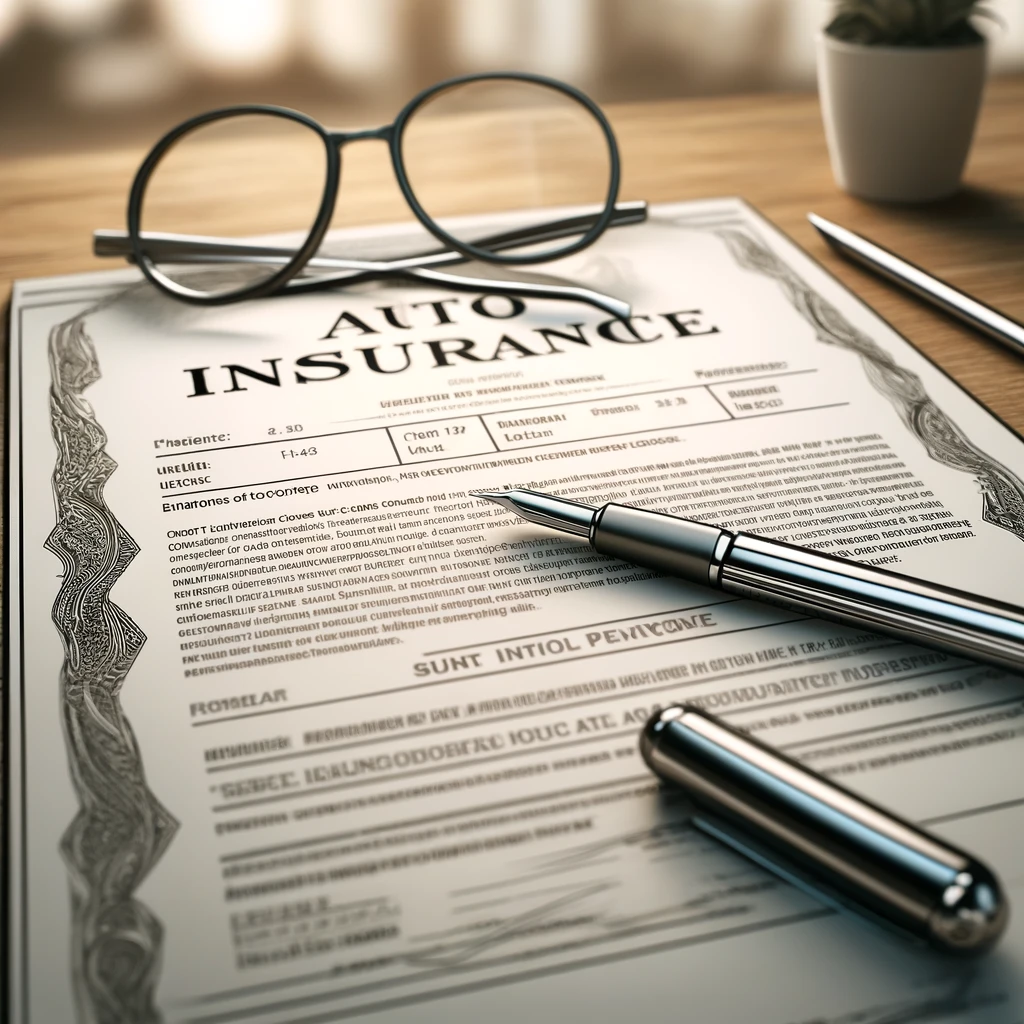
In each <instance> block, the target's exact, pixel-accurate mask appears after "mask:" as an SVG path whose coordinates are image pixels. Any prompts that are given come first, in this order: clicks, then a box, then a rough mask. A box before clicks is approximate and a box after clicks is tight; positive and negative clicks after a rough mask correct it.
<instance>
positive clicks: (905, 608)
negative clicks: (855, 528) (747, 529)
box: [718, 533, 1024, 672]
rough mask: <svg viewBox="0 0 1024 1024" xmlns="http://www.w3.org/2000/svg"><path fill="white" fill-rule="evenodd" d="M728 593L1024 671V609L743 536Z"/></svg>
mask: <svg viewBox="0 0 1024 1024" xmlns="http://www.w3.org/2000/svg"><path fill="white" fill-rule="evenodd" d="M718 583H719V585H720V586H721V587H722V589H723V590H726V591H728V592H730V593H733V594H740V595H742V596H744V597H753V598H757V599H758V600H760V601H769V602H772V603H774V604H779V605H783V606H785V607H787V608H796V609H800V610H802V611H806V612H807V613H808V614H810V615H815V616H818V617H820V618H826V619H835V620H838V621H840V622H843V623H846V624H848V625H853V626H861V627H863V628H865V629H870V630H875V631H878V632H882V633H888V634H890V635H893V636H898V637H901V638H903V639H904V640H909V641H911V642H913V643H920V644H925V645H927V646H930V647H939V648H942V649H943V650H947V651H950V652H952V653H954V654H959V655H963V656H964V657H967V658H973V659H977V660H980V661H987V662H990V663H993V664H996V665H999V666H1001V667H1003V668H1008V669H1011V670H1013V671H1015V672H1024V611H1022V610H1021V609H1020V608H1017V607H1014V606H1013V605H1009V604H1004V603H1003V602H1001V601H990V600H986V599H984V598H981V597H979V596H977V595H974V594H967V593H964V592H963V591H959V590H953V589H950V588H947V587H940V586H937V585H935V584H931V583H925V582H924V581H922V580H917V579H912V578H911V577H909V576H902V575H900V574H899V573H895V572H888V571H886V570H884V569H876V568H873V567H872V566H867V565H861V564H859V563H857V562H849V561H846V560H845V559H840V558H833V557H831V556H829V555H822V554H817V553H816V552H812V551H808V550H806V549H805V548H798V547H794V546H792V545H790V544H783V543H782V542H781V541H774V540H768V539H766V538H763V537H756V536H752V535H750V534H743V533H739V534H736V536H735V538H734V539H733V542H732V544H731V545H730V546H729V548H728V550H727V551H726V552H725V553H724V554H723V556H722V559H721V565H720V567H719V569H718Z"/></svg>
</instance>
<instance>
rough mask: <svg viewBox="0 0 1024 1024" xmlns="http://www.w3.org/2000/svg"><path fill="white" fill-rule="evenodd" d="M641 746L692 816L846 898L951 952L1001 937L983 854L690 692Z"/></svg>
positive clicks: (789, 875) (798, 878)
mask: <svg viewBox="0 0 1024 1024" xmlns="http://www.w3.org/2000/svg"><path fill="white" fill-rule="evenodd" d="M640 751H641V753H642V754H643V757H644V760H645V761H646V762H647V764H648V766H649V767H650V768H651V769H652V771H654V772H655V773H656V774H657V775H659V776H661V777H662V778H663V779H665V780H667V781H669V782H672V783H674V784H675V785H677V786H679V787H681V788H682V790H683V791H684V793H685V794H686V795H687V796H688V797H689V804H690V807H689V811H690V821H691V822H692V823H693V824H694V825H695V826H696V827H697V828H699V829H700V830H701V831H702V832H706V833H707V834H708V835H710V836H713V837H714V838H715V839H718V840H720V841H721V842H723V843H725V844H727V845H728V846H730V847H732V848H733V849H734V850H736V851H737V852H738V853H741V854H743V855H744V856H745V857H748V858H750V859H751V860H753V861H755V862H756V863H757V864H760V865H761V866H762V867H764V868H767V869H768V870H769V871H772V872H773V873H774V874H776V875H779V876H780V877H782V878H783V879H785V880H786V881H787V882H791V883H792V884H794V885H797V886H798V887H799V888H801V889H803V890H805V891H806V892H809V893H810V894H811V895H813V896H815V897H816V898H818V899H820V900H823V901H824V902H825V903H828V904H830V905H831V906H833V907H835V908H837V909H844V910H854V911H856V912H858V913H860V914H862V915H864V916H866V917H868V918H869V919H871V920H873V921H875V922H876V923H879V924H883V925H885V926H887V927H888V928H891V929H894V930H896V931H898V932H900V933H902V934H903V935H905V936H907V937H910V938H912V939H915V940H917V941H919V942H922V941H923V942H927V943H928V944H929V945H931V946H934V947H936V948H937V949H940V950H942V951H943V952H947V953H961V954H978V953H983V952H985V951H986V950H988V949H991V947H992V946H993V945H994V944H995V942H996V940H997V939H998V938H999V936H1000V935H1001V934H1002V932H1003V930H1004V928H1005V926H1006V921H1007V916H1008V907H1007V903H1006V899H1005V897H1004V896H1003V894H1002V891H1001V888H1000V885H999V881H998V880H997V878H996V877H995V875H994V874H993V873H992V872H991V871H990V870H989V868H987V867H986V866H985V865H984V864H982V863H981V861H979V860H978V859H977V858H976V857H973V856H972V855H971V854H969V853H965V852H964V851H963V850H960V849H957V848H956V847H955V846H951V845H950V844H949V843H947V842H946V841H945V840H943V839H942V838H940V837H939V836H935V835H931V834H929V833H928V832H925V831H924V830H923V829H920V828H917V827H916V826H914V825H911V824H910V823H909V822H906V821H902V820H900V819H899V818H897V817H895V816H894V815H893V814H891V813H889V812H888V811H886V810H883V809H882V808H881V807H878V806H877V805H875V804H872V803H869V802H868V801H866V800H864V799H862V798H861V797H859V796H857V795H856V794H855V793H853V792H851V791H850V790H848V789H845V788H843V787H842V786H839V785H836V783H834V782H832V781H831V780H829V779H826V778H824V777H823V776H821V775H818V774H816V773H815V772H812V771H811V770H810V769H809V768H806V767H804V766H803V765H802V764H800V763H799V762H797V761H794V760H792V759H791V758H788V757H786V756H785V755H784V754H781V753H779V752H778V751H776V750H772V748H771V747H769V746H767V745H766V744H764V743H761V742H760V741H758V740H756V739H754V738H753V737H751V736H747V735H746V734H744V733H742V732H740V731H739V730H738V729H734V728H732V727H731V726H729V725H726V724H725V723H724V722H722V721H720V720H719V719H717V718H715V717H714V716H712V715H709V714H708V713H707V712H706V711H703V710H701V709H700V708H699V707H695V706H694V705H691V704H677V705H675V706H673V707H669V708H664V709H663V710H661V711H658V712H656V713H655V714H654V715H653V716H652V717H651V719H650V721H648V723H647V725H646V726H645V727H644V731H643V734H642V735H641V738H640Z"/></svg>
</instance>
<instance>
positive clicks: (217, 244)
mask: <svg viewBox="0 0 1024 1024" xmlns="http://www.w3.org/2000/svg"><path fill="white" fill-rule="evenodd" d="M646 219H647V203H646V202H644V201H643V200H637V201H632V202H623V203H616V204H615V211H614V213H613V214H612V219H611V222H610V224H609V227H621V226H623V225H626V224H639V223H641V222H642V221H645V220H646ZM593 220H594V218H593V216H591V215H589V214H581V215H577V216H575V217H564V218H561V219H559V220H554V221H550V222H548V223H546V224H535V225H532V226H531V227H526V228H516V229H514V230H512V231H505V232H501V233H500V234H495V235H490V236H488V237H486V238H481V239H478V240H477V241H476V242H475V245H476V246H477V247H478V248H485V249H490V250H493V251H494V252H501V251H502V250H504V249H511V248H513V247H515V246H521V245H536V244H539V243H541V242H547V241H551V240H553V239H557V238H564V237H566V236H567V235H572V234H576V233H578V232H580V231H583V230H586V228H587V227H588V226H589V225H590V224H592V223H593ZM92 237H93V253H94V254H95V255H97V256H124V257H127V258H128V259H132V258H133V256H134V254H133V251H132V244H131V238H130V237H129V235H128V232H127V231H115V230H110V229H103V228H101V229H99V230H97V231H94V232H93V236H92ZM141 237H142V240H143V241H144V242H145V243H146V252H147V254H148V255H149V256H150V257H151V258H152V259H164V260H168V259H172V258H173V259H177V260H179V261H180V262H221V261H224V259H225V258H226V257H233V258H235V259H245V260H247V261H248V260H251V261H254V262H260V263H287V262H288V260H290V259H292V257H293V256H294V255H295V250H294V249H289V248H286V247H281V246H272V245H253V244H247V243H244V242H236V241H234V240H233V239H230V238H215V237H207V236H203V235H178V234H167V233H164V232H143V233H142V235H141ZM218 257H219V258H220V259H218ZM468 260H469V258H468V257H466V256H463V255H462V253H459V252H453V251H451V250H448V249H437V250H432V251H429V252H423V253H419V254H416V255H413V256H407V257H403V258H401V259H395V260H347V259H340V258H335V257H332V256H314V257H312V258H311V259H310V260H309V261H308V262H307V263H306V267H309V268H310V269H313V270H354V271H377V272H384V271H391V270H402V269H407V268H414V267H427V266H433V267H438V266H450V265H454V264H458V263H466V262H468Z"/></svg>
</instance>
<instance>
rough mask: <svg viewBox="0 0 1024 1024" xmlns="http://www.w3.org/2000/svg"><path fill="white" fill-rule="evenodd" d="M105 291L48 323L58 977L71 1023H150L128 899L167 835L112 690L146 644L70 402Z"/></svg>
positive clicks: (88, 426)
mask: <svg viewBox="0 0 1024 1024" xmlns="http://www.w3.org/2000/svg"><path fill="white" fill-rule="evenodd" d="M118 297H120V296H116V297H115V298H112V299H110V300H106V301H104V302H102V303H100V304H99V305H95V306H92V307H91V308H89V309H88V310H86V311H84V312H83V313H80V314H79V315H77V316H75V317H72V318H71V319H69V320H67V321H65V322H64V323H61V324H59V325H57V326H56V327H54V328H53V329H52V330H51V332H50V337H49V360H50V374H51V385H50V426H51V432H52V435H53V440H54V442H55V444H56V446H57V460H56V465H55V467H54V471H53V494H54V501H55V504H56V525H55V527H54V529H53V531H52V532H51V533H50V535H49V537H48V538H47V540H46V542H45V545H44V546H45V547H46V548H47V549H48V550H49V551H52V552H53V553H54V554H55V555H56V556H57V557H58V558H59V559H60V560H61V562H62V563H63V567H64V571H63V577H62V583H61V587H60V591H59V592H58V594H57V598H56V600H55V601H54V605H53V610H52V616H53V622H54V624H55V626H56V627H57V631H58V633H59V634H60V638H61V642H62V643H63V646H64V663H63V666H62V668H61V673H60V691H61V709H62V714H63V727H64V737H65V745H66V748H67V754H68V764H69V769H70V774H71V779H72V783H73V785H74V788H75V792H76V794H77V796H78V804H79V809H78V813H77V814H76V815H75V817H74V819H73V820H72V822H71V823H70V825H69V826H68V828H67V830H66V831H65V832H64V835H63V837H62V840H61V854H62V856H63V858H64V861H65V863H66V865H67V868H68V874H69V876H70V883H71V915H72V928H71V971H72V983H73V988H74V993H75V1000H76V1011H77V1016H78V1019H79V1021H80V1022H82V1024H115V1022H116V1024H121V1022H125V1024H127V1022H129V1021H130V1022H132V1024H135V1022H140V1024H156V1022H158V1021H160V1020H161V1019H162V1015H161V1014H160V1011H159V1010H158V1009H157V1008H156V1005H155V1002H154V989H155V987H156V981H157V976H158V973H159V967H160V959H161V946H162V940H163V926H162V924H161V922H160V920H159V919H158V918H157V917H156V916H155V915H154V914H153V913H152V911H150V910H149V909H148V908H147V907H146V906H145V905H144V904H142V903H140V902H139V901H138V900H137V899H136V898H135V896H134V893H135V891H136V889H138V887H139V886H140V885H141V884H142V881H143V879H145V877H146V876H147V874H148V873H149V872H150V870H151V869H152V868H153V866H154V865H155V864H156V862H157V861H158V860H159V859H160V857H161V856H162V855H163V853H164V851H165V850H166V849H167V846H168V844H169V843H170V841H171V839H172V838H173V836H174V833H175V832H176V831H177V829H178V822H177V820H176V819H175V818H174V817H173V816H172V815H171V814H170V813H169V812H168V811H167V809H166V808H165V807H163V805H162V804H161V803H160V802H159V801H158V800H157V798H156V797H155V796H154V795H153V793H152V792H151V790H150V789H149V787H148V786H147V784H146V778H145V773H144V771H143V767H142V755H141V752H140V750H139V746H138V743H137V742H136V739H135V735H134V733H133V731H132V728H131V724H130V723H129V721H128V719H127V718H126V717H125V715H124V712H123V711H122V709H121V702H120V692H121V686H122V684H123V682H124V680H125V677H126V676H127V675H128V672H129V671H130V669H131V667H132V664H133V663H134V661H135V658H136V656H137V655H138V653H139V651H140V650H141V648H142V645H143V644H144V643H145V642H146V637H145V634H144V633H143V632H142V630H141V629H140V628H139V627H138V625H136V623H135V622H133V621H132V619H131V617H130V616H129V615H128V614H127V613H126V612H125V611H123V610H122V609H121V608H119V607H118V606H117V605H116V604H114V603H113V602H112V601H111V600H110V596H109V595H110V590H111V588H112V587H113V585H114V584H115V583H116V582H117V580H118V579H119V578H120V576H121V575H122V574H123V573H124V572H125V570H126V569H127V568H128V565H129V564H130V563H131V561H132V560H133V559H134V558H135V556H136V554H138V551H139V547H138V545H137V544H136V542H135V541H134V540H133V539H132V537H131V536H130V535H129V534H128V532H127V531H126V530H125V528H124V527H123V526H122V525H121V524H120V523H119V522H118V521H117V519H116V518H115V517H114V515H113V513H112V512H111V511H110V509H109V508H108V507H107V504H106V501H105V499H104V497H103V488H104V485H105V484H106V481H107V480H108V478H109V477H110V475H111V474H112V473H113V472H114V470H116V469H117V463H116V462H114V460H113V459H112V458H111V457H110V456H109V455H108V454H107V452H106V442H107V436H106V434H105V433H104V431H103V429H102V428H101V427H100V425H99V424H98V423H97V421H96V418H95V416H94V414H93V411H92V409H91V407H90V405H89V403H88V402H86V401H85V400H84V399H83V398H82V397H81V395H82V392H84V391H85V390H86V389H87V388H88V387H89V386H90V385H92V384H94V383H95V382H96V381H97V380H99V378H100V369H99V363H98V360H97V358H96V351H95V348H94V346H93V343H92V341H91V340H90V338H89V336H88V335H87V334H86V331H85V326H84V320H85V317H86V316H88V315H89V314H91V313H93V312H95V311H96V310H97V309H99V308H101V306H104V305H107V304H108V302H111V301H115V299H116V298H118Z"/></svg>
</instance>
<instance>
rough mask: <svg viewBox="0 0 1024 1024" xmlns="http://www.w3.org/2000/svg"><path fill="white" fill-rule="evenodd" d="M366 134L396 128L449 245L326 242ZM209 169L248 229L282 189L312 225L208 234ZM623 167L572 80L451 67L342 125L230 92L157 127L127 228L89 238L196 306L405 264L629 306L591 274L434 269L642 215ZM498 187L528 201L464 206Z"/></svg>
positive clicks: (579, 239)
mask: <svg viewBox="0 0 1024 1024" xmlns="http://www.w3.org/2000/svg"><path fill="white" fill-rule="evenodd" d="M454 115H459V116H457V117H456V116H454ZM364 139H377V140H381V141H383V142H386V143H387V145H388V148H389V151H390V156H391V163H392V167H393V169H394V174H395V178H396V179H397V182H398V186H399V188H400V190H401V193H402V195H403V197H404V199H405V201H406V203H408V205H409V207H410V208H411V209H412V212H413V213H414V214H415V216H416V219H417V220H418V221H419V223H420V224H421V225H422V226H423V228H424V229H425V230H426V232H428V233H429V235H430V236H433V239H435V240H436V242H440V243H441V247H440V248H438V247H437V245H436V242H434V241H432V240H431V241H430V245H429V247H428V248H426V249H424V250H422V251H420V252H417V253H415V254H412V255H405V256H402V257H401V258H394V257H390V258H387V259H382V258H379V256H377V257H375V255H374V254H373V253H370V254H367V253H365V252H364V253H359V252H357V253H356V254H355V255H356V256H357V257H361V256H364V257H366V258H352V259H349V258H341V257H338V256H335V255H328V254H325V253H324V252H322V251H321V245H322V243H323V242H324V237H325V235H326V233H327V229H328V226H329V225H330V222H331V217H332V215H333V213H334V207H335V201H336V198H337V194H338V188H339V184H340V181H341V149H342V147H343V146H345V145H347V144H348V143H350V142H355V141H359V140H364ZM213 173H215V174H217V175H218V176H219V177H220V180H222V181H223V180H225V179H226V180H227V181H228V182H229V183H230V186H231V191H232V195H233V197H234V201H233V202H232V204H231V216H233V217H235V218H236V223H237V228H238V234H239V236H242V237H245V236H248V237H250V238H251V237H252V236H253V235H256V234H258V232H257V231H256V230H251V229H247V227H248V225H249V224H250V223H251V224H252V225H256V224H257V223H258V218H257V217H256V216H255V215H254V214H255V212H257V211H264V210H266V209H267V208H268V204H279V205H281V207H282V209H286V210H287V211H288V213H289V215H291V216H293V217H297V218H299V223H308V224H310V225H311V227H310V228H309V229H308V232H307V233H306V235H305V237H304V239H303V240H302V241H301V242H299V243H298V244H297V245H295V246H283V245H279V244H273V245H271V244H267V245H261V244H257V243H252V242H245V241H239V240H237V239H235V238H215V237H211V236H209V235H208V234H205V233H204V232H203V228H204V225H206V224H208V223H209V220H210V219H211V218H212V217H213V216H214V215H216V216H218V217H219V218H221V219H222V218H223V211H221V210H219V208H217V207H215V206H214V205H213V204H212V200H211V199H204V198H203V195H204V193H203V182H204V180H209V176H210V175H211V174H213ZM620 175H621V165H620V159H619V151H618V146H617V144H616V141H615V136H614V134H613V132H612V128H611V125H610V124H609V123H608V119H607V118H606V117H605V115H604V114H603V113H602V111H601V109H600V108H599V107H598V106H597V104H595V103H594V101H593V100H591V99H590V98H589V97H588V96H586V95H584V94H583V93H582V92H580V91H579V90H578V89H575V88H573V87H572V86H570V85H567V84H565V83H564V82H559V81H557V80H555V79H551V78H545V77H542V76H540V75H532V74H525V73H515V72H510V73H502V74H481V75H467V76H464V77H461V78H452V79H449V80H447V81H444V82H440V83H438V84H437V85H434V86H432V87H430V88H429V89H426V90H424V91H423V92H421V93H419V95H417V96H415V97H414V98H413V99H412V100H411V101H410V102H409V103H408V104H407V105H406V106H405V107H404V108H403V110H402V111H401V113H399V115H398V117H397V118H396V119H395V121H394V122H393V123H392V124H389V125H385V126H384V127H381V128H373V129H368V130H362V131H332V130H329V129H327V128H324V127H323V126H322V125H320V124H319V123H318V122H316V121H314V120H313V119H312V118H310V117H307V116H306V115H305V114H301V113H299V112H297V111H294V110H288V109H286V108H283V107H274V106H263V105H252V106H239V107H227V108H223V109H220V110H212V111H209V112H208V113H205V114H200V115H199V116H197V117H193V118H191V119H190V120H188V121H185V122H183V123H182V124H180V125H178V126H177V127H176V128H174V129H172V130H171V131H169V132H168V133H167V134H166V135H164V136H163V138H162V139H160V141H159V142H157V144H156V145H155V146H154V147H153V149H152V150H151V151H150V152H149V155H148V156H147V157H146V159H145V160H144V161H143V162H142V165H141V166H140V168H139V170H138V172H137V173H136V175H135V180H134V181H133V183H132V187H131V192H130V195H129V201H128V231H127V232H122V231H96V232H95V233H94V251H95V253H96V255H97V256H123V257H127V258H128V259H129V260H131V261H132V262H135V263H137V264H138V265H139V267H140V268H141V269H142V272H143V273H144V274H145V275H146V277H147V278H148V279H149V280H150V281H151V282H152V283H153V284H154V285H156V286H157V287H158V288H160V289H161V290H162V291H164V292H166V293H167V294H169V295H172V296H174V297H175V298H178V299H181V300H183V301H185V302H190V303H194V304H198V305H210V306H213V305H222V304H225V303H229V302H237V301H239V300H242V299H252V298H257V297H260V296H265V295H271V294H274V293H278V292H281V291H288V292H292V291H297V290H310V289H314V288H324V287H329V286H338V285H348V286H351V285H356V284H360V283H363V282H365V281H368V280H373V279H379V278H404V279H408V280H412V281H416V282H421V283H424V284H432V285H442V286H444V287H447V288H451V289H455V290H460V291H480V290H484V291H491V292H496V293H499V294H505V295H516V296H524V297H536V298H553V299H568V300H573V301H579V302H586V303H589V304H590V305H593V306H596V307H598V308H600V309H603V310H606V311H607V312H609V313H611V314H612V315H614V316H619V317H625V316H628V315H629V313H630V307H629V304H628V303H626V302H623V301H621V300H619V299H616V298H614V297H612V296H609V295H604V294H602V293H601V292H597V291H593V290H591V289H588V288H582V287H576V286H573V285H562V284H555V283H551V281H550V280H547V281H545V280H541V281H530V280H524V279H520V278H518V277H516V276H512V275H507V276H506V275H502V276H501V277H499V278H497V279H485V278H481V277H476V276H467V275H464V274H453V273H447V272H445V271H443V270H441V269H439V268H442V267H450V266H454V265H457V264H462V263H467V262H469V261H471V260H480V261H484V262H486V263H490V264H497V265H500V266H502V267H521V266H525V265H531V264H537V263H542V262H547V261H551V260H556V259H559V258H561V257H564V256H569V255H572V254H573V253H577V252H579V251H580V250H582V249H584V248H586V247H587V246H589V245H592V244H593V243H594V242H596V241H597V239H598V238H599V237H600V236H601V235H602V233H603V232H604V231H605V230H606V229H607V228H609V227H613V226H619V225H624V224H634V223H639V222H641V221H643V220H645V219H646V216H647V205H646V203H643V202H629V203H618V202H616V200H617V197H618V191H619V180H620ZM495 193H497V194H498V195H499V196H500V205H501V207H502V208H503V209H504V210H520V211H522V210H531V211H533V212H532V213H531V214H519V215H514V216H513V217H512V219H511V220H509V219H508V218H507V217H502V216H495V217H494V218H493V219H490V220H488V219H487V218H486V217H481V216H475V217H472V218H467V217H465V216H459V215H457V211H458V209H459V208H463V209H464V208H465V206H466V205H470V206H474V205H476V202H475V201H476V200H480V201H482V202H485V203H486V202H487V201H488V200H489V201H490V202H491V205H494V196H495ZM544 207H559V208H560V209H559V213H560V214H561V215H560V216H557V217H554V218H552V219H544V218H543V216H542V215H541V214H538V213H537V212H536V211H537V209H538V208H540V209H543V208H544ZM565 207H570V209H569V210H566V209H565ZM247 214H248V215H249V216H248V217H247ZM481 225H484V226H483V227H481ZM183 232H184V233H183ZM385 234H386V233H385ZM398 237H402V236H398ZM378 244H379V241H378Z"/></svg>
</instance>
